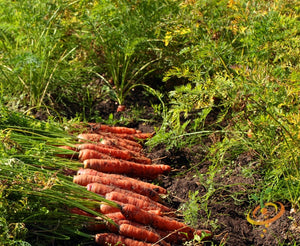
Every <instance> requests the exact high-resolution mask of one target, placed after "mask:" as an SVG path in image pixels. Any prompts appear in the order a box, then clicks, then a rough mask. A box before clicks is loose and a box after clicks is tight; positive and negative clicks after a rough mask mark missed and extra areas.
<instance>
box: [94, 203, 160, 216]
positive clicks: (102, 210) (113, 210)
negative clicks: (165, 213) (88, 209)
mask: <svg viewBox="0 0 300 246" xmlns="http://www.w3.org/2000/svg"><path fill="white" fill-rule="evenodd" d="M118 204H119V205H120V206H123V205H126V204H125V203H121V202H118ZM96 211H98V210H96ZM98 212H100V213H102V214H105V215H106V214H111V213H120V212H121V210H120V209H119V208H116V207H113V206H110V205H108V204H101V205H100V208H99V211H98ZM147 212H149V213H151V214H155V215H159V216H161V215H162V212H161V211H160V210H148V211H147Z"/></svg>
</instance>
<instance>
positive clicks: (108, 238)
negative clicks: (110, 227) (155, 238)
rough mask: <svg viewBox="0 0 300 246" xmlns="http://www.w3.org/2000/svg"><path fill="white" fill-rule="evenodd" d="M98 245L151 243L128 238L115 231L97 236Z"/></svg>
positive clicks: (146, 244)
mask: <svg viewBox="0 0 300 246" xmlns="http://www.w3.org/2000/svg"><path fill="white" fill-rule="evenodd" d="M95 242H96V243H97V244H98V245H125V246H151V245H152V244H151V243H145V242H142V241H138V240H134V239H131V238H126V237H124V236H120V235H117V234H114V233H99V234H96V236H95Z"/></svg>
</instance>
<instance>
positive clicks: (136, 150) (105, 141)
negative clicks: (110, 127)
mask: <svg viewBox="0 0 300 246" xmlns="http://www.w3.org/2000/svg"><path fill="white" fill-rule="evenodd" d="M99 144H102V145H105V146H109V147H110V148H114V149H120V150H127V151H129V152H130V153H131V155H132V156H140V155H141V153H140V151H141V149H142V148H140V147H139V148H134V150H129V149H128V148H126V147H124V146H122V145H120V144H118V145H117V143H116V141H113V139H109V138H105V139H103V140H101V141H100V142H99ZM123 145H124V144H123ZM126 146H127V145H126Z"/></svg>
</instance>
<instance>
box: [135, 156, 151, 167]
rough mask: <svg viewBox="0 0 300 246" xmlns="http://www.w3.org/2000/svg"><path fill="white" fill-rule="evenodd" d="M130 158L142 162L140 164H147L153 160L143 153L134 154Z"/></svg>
mask: <svg viewBox="0 0 300 246" xmlns="http://www.w3.org/2000/svg"><path fill="white" fill-rule="evenodd" d="M129 160H130V161H132V162H136V163H140V164H146V165H150V164H152V160H151V159H150V158H148V157H145V156H142V155H140V156H132V157H131V158H130V159H129Z"/></svg>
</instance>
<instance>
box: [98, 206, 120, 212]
mask: <svg viewBox="0 0 300 246" xmlns="http://www.w3.org/2000/svg"><path fill="white" fill-rule="evenodd" d="M120 205H121V204H120ZM99 212H100V213H102V214H111V213H118V212H121V210H120V209H119V208H116V207H113V206H110V205H109V204H101V205H100V209H99Z"/></svg>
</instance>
